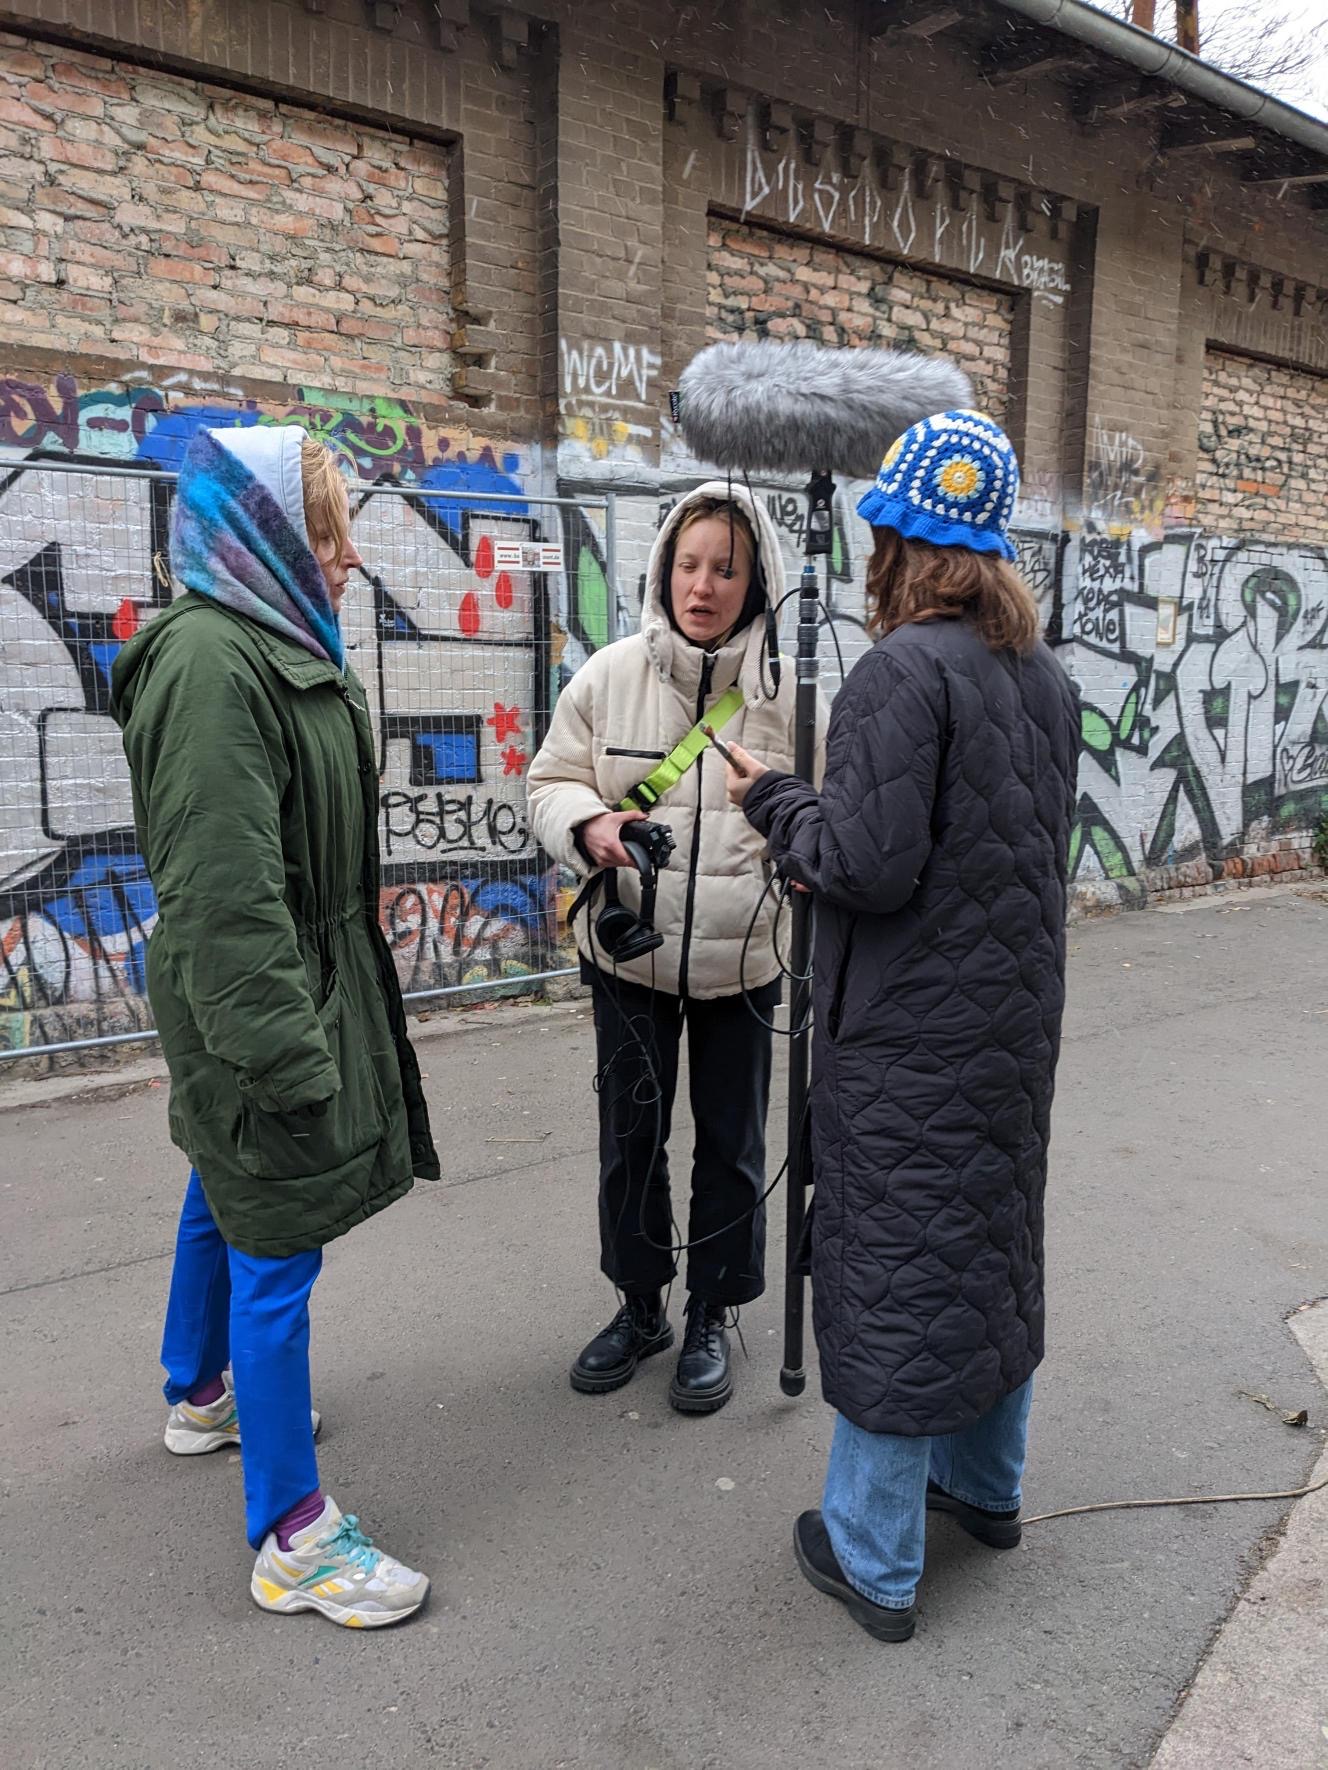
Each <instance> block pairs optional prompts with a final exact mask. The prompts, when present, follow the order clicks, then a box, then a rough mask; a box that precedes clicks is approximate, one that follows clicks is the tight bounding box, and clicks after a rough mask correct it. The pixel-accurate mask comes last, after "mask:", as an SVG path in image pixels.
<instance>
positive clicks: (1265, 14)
mask: <svg viewBox="0 0 1328 1770" xmlns="http://www.w3.org/2000/svg"><path fill="white" fill-rule="evenodd" d="M1096 3H1097V4H1099V5H1100V4H1102V0H1096ZM1103 10H1104V11H1106V10H1111V11H1115V10H1116V8H1115V7H1107V6H1103ZM1173 15H1174V5H1173V0H1157V21H1158V25H1159V27H1161V25H1162V22H1163V20H1164V19H1165V20H1167V21H1168V22H1170V19H1171V17H1172V16H1173ZM1263 19H1267V20H1270V21H1271V20H1279V21H1280V20H1286V21H1287V29H1288V33H1289V34H1290V35H1291V36H1292V37H1293V38H1294V39H1296V40H1297V41H1300V42H1304V43H1308V44H1313V45H1315V47H1316V48H1317V54H1316V55H1315V57H1314V61H1313V65H1312V66H1311V67H1309V68H1307V69H1306V71H1305V73H1304V74H1302V75H1300V76H1299V77H1298V78H1296V79H1293V80H1290V81H1274V82H1267V83H1266V84H1265V90H1266V91H1269V92H1272V93H1274V95H1275V96H1276V97H1278V98H1281V99H1284V100H1285V101H1286V102H1287V104H1293V105H1295V106H1296V107H1297V108H1298V109H1299V110H1302V111H1308V112H1309V114H1310V115H1311V116H1313V117H1318V118H1320V119H1322V120H1324V121H1328V0H1199V45H1200V53H1201V54H1203V55H1204V57H1205V60H1208V59H1214V60H1216V59H1217V58H1216V57H1211V58H1210V57H1209V56H1208V55H1207V52H1206V50H1205V47H1204V38H1205V35H1206V34H1207V33H1208V32H1212V33H1213V37H1214V43H1215V45H1216V44H1217V43H1219V42H1220V38H1221V36H1222V35H1224V34H1225V33H1226V31H1227V30H1228V29H1229V28H1230V25H1231V24H1232V23H1233V22H1236V21H1240V20H1248V21H1250V22H1251V23H1252V22H1254V21H1257V20H1263ZM1162 34H1165V35H1167V36H1171V35H1172V34H1173V33H1172V32H1171V31H1166V32H1165V33H1163V32H1162V31H1161V29H1159V35H1162ZM1218 65H1219V66H1220V65H1221V63H1220V61H1219V63H1218ZM1256 84H1258V82H1256Z"/></svg>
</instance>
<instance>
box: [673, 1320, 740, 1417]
mask: <svg viewBox="0 0 1328 1770" xmlns="http://www.w3.org/2000/svg"><path fill="white" fill-rule="evenodd" d="M727 1313H728V1311H727V1310H726V1309H725V1307H724V1305H723V1304H722V1303H707V1302H705V1301H704V1300H703V1299H702V1298H701V1297H688V1299H687V1325H686V1327H685V1328H684V1329H683V1334H682V1351H681V1353H679V1355H678V1369H677V1371H676V1373H675V1374H674V1378H673V1382H672V1383H671V1384H670V1386H669V1400H670V1401H671V1402H672V1403H673V1405H674V1407H676V1408H677V1410H678V1412H679V1413H680V1414H713V1413H717V1412H718V1410H719V1409H720V1408H721V1407H723V1405H724V1403H725V1402H726V1401H727V1400H728V1398H729V1396H730V1395H732V1393H733V1377H732V1375H731V1373H730V1371H729V1337H728V1335H727V1334H726V1333H725V1332H724V1317H725V1315H726V1314H727Z"/></svg>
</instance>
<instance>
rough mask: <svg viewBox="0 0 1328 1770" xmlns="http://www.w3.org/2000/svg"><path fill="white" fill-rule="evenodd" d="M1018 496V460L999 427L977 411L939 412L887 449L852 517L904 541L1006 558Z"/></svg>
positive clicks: (1011, 549) (1010, 553)
mask: <svg viewBox="0 0 1328 1770" xmlns="http://www.w3.org/2000/svg"><path fill="white" fill-rule="evenodd" d="M1018 493H1019V462H1018V461H1017V460H1016V458H1015V452H1014V449H1013V448H1012V447H1011V446H1010V439H1009V437H1008V436H1006V434H1005V432H1004V431H1003V430H1002V429H1001V427H1000V425H999V424H996V423H993V421H992V420H991V419H990V418H988V417H987V416H986V414H985V413H983V412H942V413H941V414H940V415H939V416H938V417H935V418H923V419H922V420H921V422H920V423H917V424H914V425H913V426H912V427H911V428H910V429H908V430H906V431H905V432H904V434H903V435H902V436H901V437H900V438H899V439H898V440H897V441H896V442H894V443H892V444H891V446H890V449H889V452H888V453H887V455H886V457H885V459H884V461H882V462H881V470H880V472H879V473H878V474H877V475H876V483H875V485H873V487H872V489H871V490H870V491H869V492H868V493H866V495H865V496H864V497H863V498H861V499H860V500H859V502H858V515H859V516H861V517H863V518H864V520H865V521H867V522H869V523H870V524H871V525H872V527H873V528H877V529H894V530H896V531H897V533H899V534H901V535H904V536H906V537H907V538H908V539H909V540H911V541H930V542H931V544H932V545H933V546H934V547H970V548H972V550H973V552H975V553H999V554H1000V556H1001V558H1002V559H1013V558H1014V557H1015V550H1014V543H1013V542H1012V541H1011V540H1010V537H1009V534H1008V533H1007V530H1008V529H1009V526H1010V518H1011V516H1012V515H1013V514H1014V501H1015V498H1016V497H1017V496H1018Z"/></svg>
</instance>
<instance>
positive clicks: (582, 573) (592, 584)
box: [576, 545, 609, 651]
mask: <svg viewBox="0 0 1328 1770" xmlns="http://www.w3.org/2000/svg"><path fill="white" fill-rule="evenodd" d="M576 613H577V620H578V621H579V623H580V627H581V631H582V632H583V633H584V634H585V636H586V638H587V639H588V640H589V641H590V644H591V646H592V648H593V649H594V650H595V651H598V650H599V648H600V646H602V645H607V644H608V643H609V582H608V579H607V578H606V577H605V575H604V567H603V566H602V565H601V564H600V562H599V560H598V559H597V558H596V557H595V554H594V552H593V551H592V550H591V549H590V548H589V547H587V546H584V545H583V546H582V548H581V550H580V552H579V553H578V554H577V556H576Z"/></svg>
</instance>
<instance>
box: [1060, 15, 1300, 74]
mask: <svg viewBox="0 0 1328 1770" xmlns="http://www.w3.org/2000/svg"><path fill="white" fill-rule="evenodd" d="M1093 3H1094V5H1096V6H1097V7H1098V9H1099V11H1101V12H1106V13H1110V14H1111V16H1112V17H1113V18H1120V19H1124V20H1125V21H1126V23H1127V24H1128V23H1131V22H1132V19H1133V13H1134V4H1133V0H1093ZM1155 29H1156V34H1157V35H1158V36H1159V37H1165V38H1167V39H1168V41H1170V42H1172V43H1174V42H1175V41H1176V7H1175V4H1174V0H1157V22H1156V27H1155ZM1199 53H1200V55H1202V57H1203V58H1204V60H1205V61H1210V62H1212V63H1213V65H1214V66H1215V67H1219V68H1223V69H1224V70H1225V71H1226V72H1227V73H1228V74H1234V75H1235V76H1236V78H1237V79H1238V80H1248V81H1249V82H1250V84H1251V85H1252V86H1265V87H1278V86H1294V85H1296V84H1298V83H1301V82H1303V80H1304V77H1305V75H1306V74H1307V73H1308V72H1309V71H1310V69H1311V68H1312V67H1313V66H1314V64H1315V62H1316V61H1317V59H1318V55H1319V49H1318V46H1317V44H1316V42H1315V40H1314V36H1313V33H1312V32H1311V31H1309V30H1307V29H1306V25H1305V21H1304V19H1303V18H1300V17H1299V16H1298V15H1297V13H1295V12H1293V11H1290V10H1288V9H1287V8H1286V7H1284V6H1264V7H1256V6H1254V5H1251V6H1249V7H1248V8H1245V9H1243V10H1241V11H1239V12H1228V13H1226V14H1225V15H1221V16H1218V17H1217V18H1215V20H1214V21H1213V23H1212V24H1211V25H1210V24H1209V22H1208V19H1207V18H1206V17H1205V9H1204V5H1203V0H1199Z"/></svg>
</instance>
